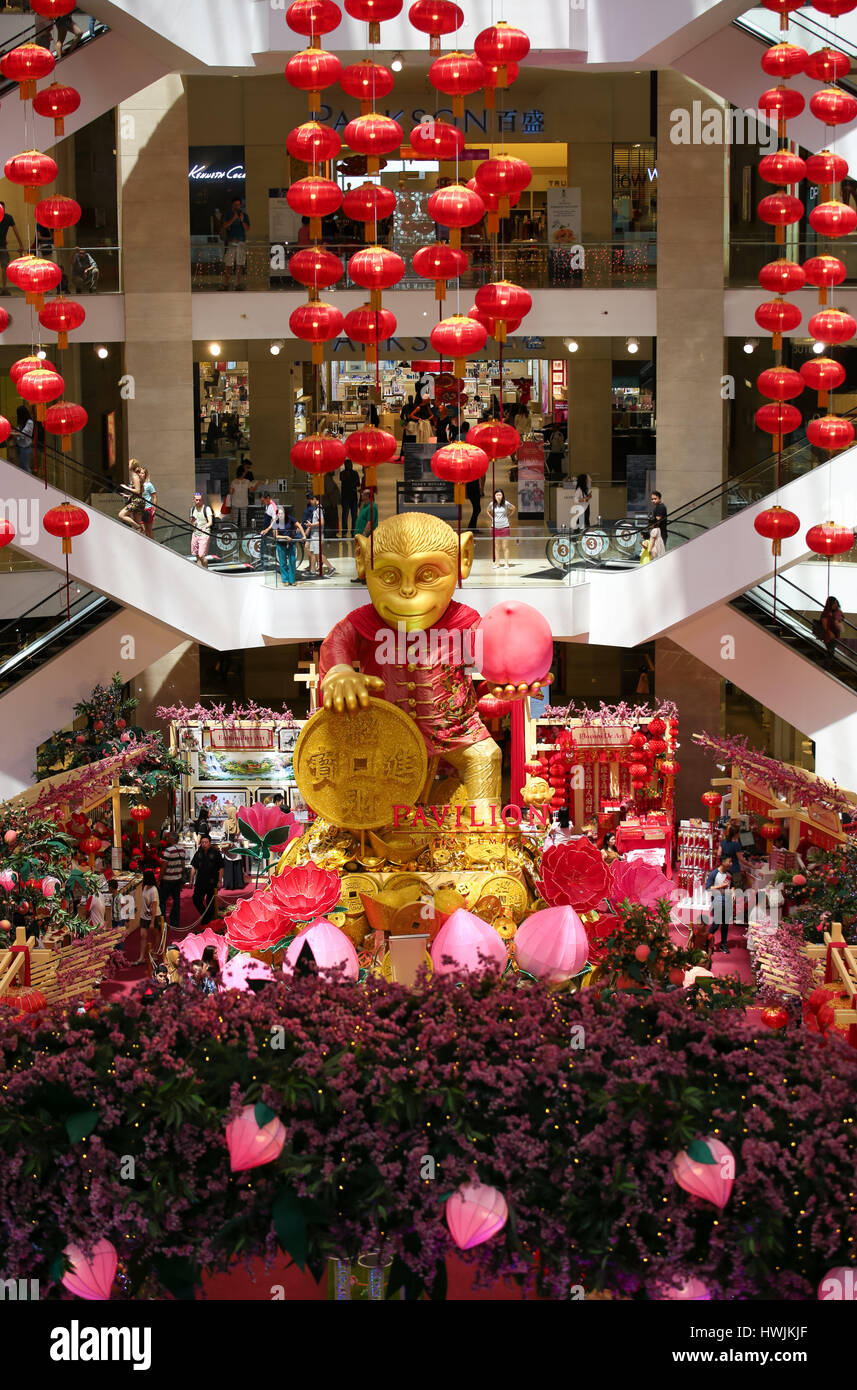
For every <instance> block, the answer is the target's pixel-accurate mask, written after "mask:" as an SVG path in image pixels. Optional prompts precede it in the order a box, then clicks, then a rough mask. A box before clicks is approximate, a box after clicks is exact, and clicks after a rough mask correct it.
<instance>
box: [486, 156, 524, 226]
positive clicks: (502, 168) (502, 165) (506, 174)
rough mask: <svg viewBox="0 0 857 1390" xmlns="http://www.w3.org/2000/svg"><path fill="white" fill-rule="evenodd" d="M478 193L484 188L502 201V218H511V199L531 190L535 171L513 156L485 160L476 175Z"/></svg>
mask: <svg viewBox="0 0 857 1390" xmlns="http://www.w3.org/2000/svg"><path fill="white" fill-rule="evenodd" d="M474 177H475V179H476V188H477V191H478V192H479V193H480V194H481V192H482V190H483V188H484V189H485V190H486V191H487V192H488V193H491V194H493V195H494V196H495V197H496V198H499V200H500V206H499V209H498V210H499V213H500V216H501V217H508V216H509V206H510V204H509V199H510V197H515V196H516V195H517V196H518V197H520V195H521V194H522V193H523V192H524V189H525V188H529V186H530V183H531V182H532V178H533V171H532V169H531V168H530V166H529V164H528V163H527V161H526V160H525V159H515V158H513V157H512V156H511V155H500V156H498V157H497V158H495V159H485V160H483V162H482V163H481V164H480V165H478V166H477V169H476V173H475V175H474Z"/></svg>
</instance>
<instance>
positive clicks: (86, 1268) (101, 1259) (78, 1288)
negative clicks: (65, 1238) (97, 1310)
mask: <svg viewBox="0 0 857 1390" xmlns="http://www.w3.org/2000/svg"><path fill="white" fill-rule="evenodd" d="M63 1254H64V1255H65V1257H66V1259H67V1260H68V1261H69V1264H70V1265H71V1268H70V1269H69V1270H67V1271H66V1273H65V1274H64V1275H63V1277H62V1281H61V1282H62V1285H63V1287H64V1288H66V1289H68V1291H69V1293H72V1294H74V1296H75V1298H87V1299H90V1300H91V1301H92V1302H105V1301H106V1300H107V1299H109V1297H110V1291H111V1289H112V1288H113V1280H114V1279H115V1278H116V1267H117V1265H118V1264H119V1256H118V1254H117V1252H116V1246H115V1245H113V1244H112V1242H111V1241H109V1240H99V1241H96V1243H95V1245H93V1247H92V1250H91V1251H90V1252H89V1254H87V1253H86V1251H85V1250H83V1249H81V1247H80V1246H79V1245H67V1246H66V1248H65V1250H64V1251H63Z"/></svg>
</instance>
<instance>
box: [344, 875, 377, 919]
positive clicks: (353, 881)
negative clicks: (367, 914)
mask: <svg viewBox="0 0 857 1390" xmlns="http://www.w3.org/2000/svg"><path fill="white" fill-rule="evenodd" d="M377 892H378V889H377V888H376V887H375V880H374V879H373V878H370V876H369V874H343V876H342V895H341V897H340V902H341V903H342V904H343V906H344V908H345V913H346V916H348V917H362V915H363V902H362V900H361V897H360V894H361V893H365V894H366V896H367V897H369V898H374V897H375V895H376V893H377Z"/></svg>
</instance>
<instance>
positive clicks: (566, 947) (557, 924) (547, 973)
mask: <svg viewBox="0 0 857 1390" xmlns="http://www.w3.org/2000/svg"><path fill="white" fill-rule="evenodd" d="M588 952H589V940H588V938H587V935H586V931H585V929H584V926H583V923H582V922H581V920H580V918H579V917H578V915H577V913H576V912H575V910H574V908H573V907H546V908H544V909H543V910H542V911H541V912H534V913H533V915H532V917H528V918H527V919H526V921H525V922H522V923H521V925H520V926H519V927H518V930H517V933H516V935H515V959H516V960H517V962H518V965H519V966H520V967H521V969H522V970H526V971H527V973H528V974H529V975H535V977H536V979H537V980H542V981H543V982H544V983H545V984H548V985H557V984H562V983H563V982H564V981H565V980H570V979H571V978H572V976H573V975H578V974H579V973H580V971H581V970H582V969H583V967H584V965H585V964H586V957H587V954H588Z"/></svg>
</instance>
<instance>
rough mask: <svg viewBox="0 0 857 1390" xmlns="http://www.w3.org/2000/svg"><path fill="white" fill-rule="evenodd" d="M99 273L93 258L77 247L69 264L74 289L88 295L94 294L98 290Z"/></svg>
mask: <svg viewBox="0 0 857 1390" xmlns="http://www.w3.org/2000/svg"><path fill="white" fill-rule="evenodd" d="M100 273H101V272H100V271H99V269H98V263H97V262H96V260H95V258H94V257H93V256H91V255H90V254H89V252H88V251H84V249H83V247H81V246H79V247H78V248H77V250H76V251H75V253H74V260H73V261H72V263H71V278H72V280H73V281H74V287H75V289H76V290H78V291H82V290H86V291H87V293H88V294H95V292H96V290H97V289H98V279H99V276H100Z"/></svg>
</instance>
